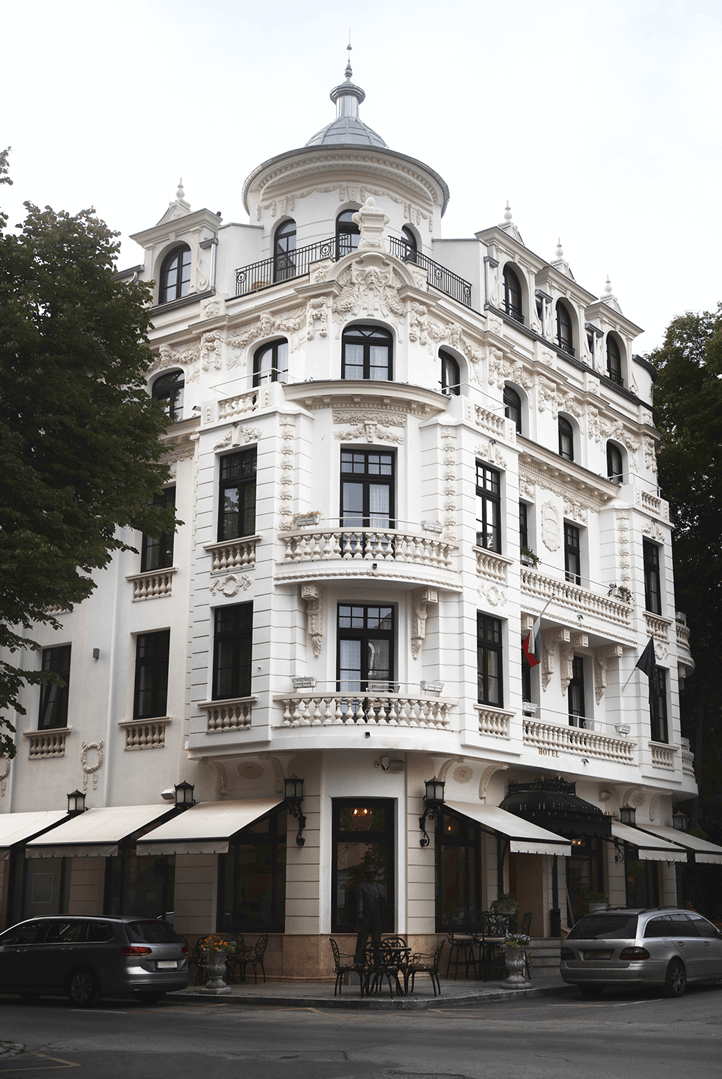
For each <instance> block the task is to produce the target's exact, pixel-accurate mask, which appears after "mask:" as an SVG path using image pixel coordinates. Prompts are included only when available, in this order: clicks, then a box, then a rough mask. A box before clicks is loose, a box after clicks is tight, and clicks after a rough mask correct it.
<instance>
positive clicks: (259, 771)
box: [236, 761, 263, 779]
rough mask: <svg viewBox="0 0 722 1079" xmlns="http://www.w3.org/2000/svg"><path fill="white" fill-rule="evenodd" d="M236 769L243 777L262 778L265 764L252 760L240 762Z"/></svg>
mask: <svg viewBox="0 0 722 1079" xmlns="http://www.w3.org/2000/svg"><path fill="white" fill-rule="evenodd" d="M236 771H237V772H238V774H239V776H242V777H243V779H260V778H261V776H262V775H263V765H262V764H257V763H256V762H255V761H250V762H249V763H248V764H239V765H238V767H237V768H236Z"/></svg>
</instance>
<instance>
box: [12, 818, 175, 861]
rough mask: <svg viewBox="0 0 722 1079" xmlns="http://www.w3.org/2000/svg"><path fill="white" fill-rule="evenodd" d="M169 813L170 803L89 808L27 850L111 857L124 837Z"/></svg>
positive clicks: (34, 853) (39, 855)
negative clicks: (166, 804)
mask: <svg viewBox="0 0 722 1079" xmlns="http://www.w3.org/2000/svg"><path fill="white" fill-rule="evenodd" d="M168 812H169V810H168V806H159V805H152V806H106V807H104V808H102V809H86V810H85V812H84V813H78V814H77V815H76V816H74V817H71V818H70V820H66V821H65V823H64V824H60V825H58V827H57V828H54V829H53V830H52V832H51V833H49V834H48V833H46V834H45V835H41V836H38V838H37V839H31V840H30V842H29V843H28V845H27V847H26V848H25V853H26V855H27V856H28V858H110V857H111V856H112V855H114V854H117V853H118V846H119V844H120V843H121V842H122V841H123V840H124V839H127V838H128V837H129V836H131V835H133V833H134V832H138V831H140V829H141V828H147V827H148V825H149V824H152V823H153V821H156V820H158V818H159V817H164V816H166V814H167V813H168ZM66 815H67V814H64V816H66Z"/></svg>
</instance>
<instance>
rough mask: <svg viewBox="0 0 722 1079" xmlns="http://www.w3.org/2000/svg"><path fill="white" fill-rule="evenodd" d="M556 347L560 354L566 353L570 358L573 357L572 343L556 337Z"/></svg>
mask: <svg viewBox="0 0 722 1079" xmlns="http://www.w3.org/2000/svg"><path fill="white" fill-rule="evenodd" d="M557 347H558V348H560V349H561V350H562V352H566V353H568V354H569V355H570V356H573V355H574V346H573V345H572V343H571V342H570V341H565V340H564V339H563V338H562V337H559V336H557Z"/></svg>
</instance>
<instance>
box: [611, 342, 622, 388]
mask: <svg viewBox="0 0 722 1079" xmlns="http://www.w3.org/2000/svg"><path fill="white" fill-rule="evenodd" d="M607 376H608V377H609V378H610V379H611V380H612V382H616V383H617V385H618V386H623V385H624V379H623V378H622V355H621V353H620V351H619V345H618V344H617V342H616V341H615V340H614V338H613V337H612V335H611V334H608V335H607Z"/></svg>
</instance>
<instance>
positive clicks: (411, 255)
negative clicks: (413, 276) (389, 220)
mask: <svg viewBox="0 0 722 1079" xmlns="http://www.w3.org/2000/svg"><path fill="white" fill-rule="evenodd" d="M401 239H402V240H403V241H404V243H405V244H406V252H405V254H404V255H403V259H404V262H416V256H417V255H418V253H419V245H418V244H417V242H416V237H415V236H414V234H413V232H412V231H411V229H410V228H409V226H408V225H404V226H403V228H402V229H401Z"/></svg>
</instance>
